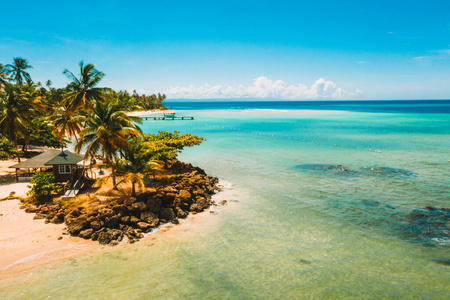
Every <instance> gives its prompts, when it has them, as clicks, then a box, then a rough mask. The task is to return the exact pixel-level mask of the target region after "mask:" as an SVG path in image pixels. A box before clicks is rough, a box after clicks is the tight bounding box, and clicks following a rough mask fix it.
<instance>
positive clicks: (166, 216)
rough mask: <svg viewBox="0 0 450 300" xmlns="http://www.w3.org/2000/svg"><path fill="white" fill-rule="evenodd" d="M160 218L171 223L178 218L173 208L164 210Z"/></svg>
mask: <svg viewBox="0 0 450 300" xmlns="http://www.w3.org/2000/svg"><path fill="white" fill-rule="evenodd" d="M159 216H160V217H161V219H165V220H167V221H170V220H172V219H174V218H175V217H176V216H175V213H174V212H173V210H172V209H171V208H162V209H161V212H160V213H159Z"/></svg>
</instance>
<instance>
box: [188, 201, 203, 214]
mask: <svg viewBox="0 0 450 300" xmlns="http://www.w3.org/2000/svg"><path fill="white" fill-rule="evenodd" d="M189 211H190V212H194V213H196V212H199V211H201V210H200V209H199V207H198V205H197V203H194V204H192V205H191V206H190V207H189Z"/></svg>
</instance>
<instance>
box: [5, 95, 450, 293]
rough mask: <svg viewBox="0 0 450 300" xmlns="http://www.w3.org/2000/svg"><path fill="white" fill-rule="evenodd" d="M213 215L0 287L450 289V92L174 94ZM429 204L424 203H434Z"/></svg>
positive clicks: (179, 126)
mask: <svg viewBox="0 0 450 300" xmlns="http://www.w3.org/2000/svg"><path fill="white" fill-rule="evenodd" d="M167 105H168V106H170V105H171V106H172V107H173V108H174V109H175V110H176V111H177V115H180V116H183V115H184V116H194V120H183V121H182V120H174V121H154V120H153V119H148V120H146V121H144V123H143V125H142V126H141V127H142V129H143V131H144V132H146V133H156V132H158V131H160V130H165V131H174V130H178V131H180V132H181V133H192V134H196V135H200V136H203V137H204V138H206V141H204V142H203V143H202V144H201V145H199V146H196V147H192V148H187V149H185V150H184V152H183V153H182V154H181V155H180V156H179V159H180V160H182V161H185V162H190V163H192V164H193V165H196V166H199V167H201V168H203V169H205V171H206V172H207V173H208V174H209V175H213V176H217V177H218V178H219V179H220V180H221V183H222V184H223V186H224V191H223V192H222V193H223V194H222V197H223V198H224V199H226V200H227V201H228V204H227V205H225V206H223V207H218V208H215V212H216V213H217V214H208V216H207V217H205V218H203V219H199V220H197V221H196V222H193V223H192V224H191V225H190V226H185V228H184V229H183V230H178V231H177V230H176V228H177V227H176V226H174V227H173V228H172V229H170V230H169V231H168V233H170V232H171V231H172V232H173V234H166V235H160V236H158V235H155V237H152V235H150V236H148V237H147V238H146V239H144V240H141V241H140V242H139V243H137V244H133V245H128V246H118V247H113V248H110V247H108V248H105V250H104V251H102V252H100V253H94V254H89V255H84V256H81V257H78V258H74V259H69V260H65V261H61V262H57V263H54V264H51V265H47V266H45V267H42V268H39V269H35V270H32V271H30V272H28V273H25V274H23V275H20V276H18V277H14V278H10V279H6V280H3V281H0V298H1V299H30V298H33V299H43V298H67V299H80V298H83V299H305V298H313V299H348V298H358V299H360V298H364V299H391V298H395V299H399V298H400V299H415V298H420V299H448V298H449V297H450V285H449V282H450V211H448V210H446V208H450V151H449V149H450V101H319V102H316V101H310V102H278V101H277V102H251V101H248V102H209V103H204V102H168V103H167ZM427 207H428V208H427Z"/></svg>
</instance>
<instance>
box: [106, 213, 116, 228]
mask: <svg viewBox="0 0 450 300" xmlns="http://www.w3.org/2000/svg"><path fill="white" fill-rule="evenodd" d="M118 221H119V216H117V215H116V216H112V217H106V218H105V226H106V227H108V228H115V227H116V226H117V223H118Z"/></svg>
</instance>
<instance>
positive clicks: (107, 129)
mask: <svg viewBox="0 0 450 300" xmlns="http://www.w3.org/2000/svg"><path fill="white" fill-rule="evenodd" d="M133 122H135V123H141V122H142V121H141V119H140V118H139V117H130V116H127V115H126V113H125V112H124V111H122V110H119V109H118V106H116V105H114V104H113V103H111V102H101V101H100V100H95V103H94V105H93V110H92V113H91V114H90V115H89V116H88V117H87V118H86V121H85V127H84V129H83V130H82V131H81V138H80V139H79V140H78V142H77V144H76V146H75V151H77V152H78V153H79V152H80V151H81V149H83V147H86V154H85V159H89V158H91V159H92V158H94V157H95V155H96V154H97V153H102V155H103V157H104V158H105V164H106V165H108V166H111V167H112V169H113V175H114V164H113V162H114V160H115V158H116V157H117V153H118V152H117V151H118V150H119V149H124V148H125V147H126V145H127V141H128V138H130V137H136V136H138V135H140V134H142V131H141V129H140V128H139V127H138V126H136V125H135V124H134V123H133ZM113 184H114V185H115V184H116V182H115V177H113Z"/></svg>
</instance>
